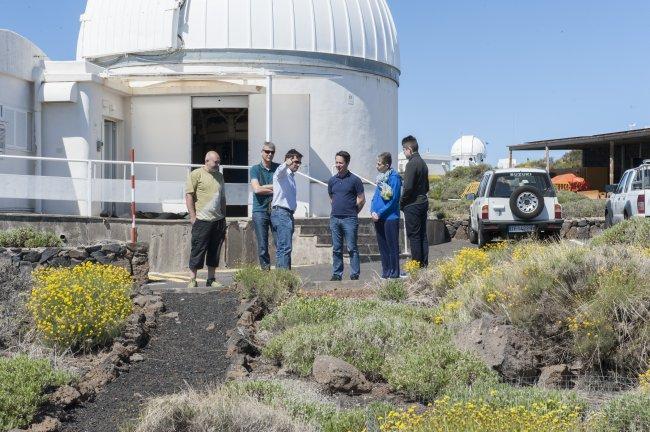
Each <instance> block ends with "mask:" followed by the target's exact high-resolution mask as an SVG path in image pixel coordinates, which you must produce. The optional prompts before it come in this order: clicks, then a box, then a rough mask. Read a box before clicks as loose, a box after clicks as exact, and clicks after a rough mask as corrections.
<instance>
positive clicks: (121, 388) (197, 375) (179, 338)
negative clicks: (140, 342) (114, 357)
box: [62, 290, 239, 432]
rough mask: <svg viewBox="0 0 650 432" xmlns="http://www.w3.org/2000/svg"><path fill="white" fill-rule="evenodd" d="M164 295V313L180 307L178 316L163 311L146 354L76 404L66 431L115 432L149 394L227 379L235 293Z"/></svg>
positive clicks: (236, 304)
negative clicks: (228, 335)
mask: <svg viewBox="0 0 650 432" xmlns="http://www.w3.org/2000/svg"><path fill="white" fill-rule="evenodd" d="M163 300H164V302H165V306H166V308H167V312H166V315H168V314H169V313H173V312H178V319H175V318H170V317H166V316H161V317H160V318H159V325H158V328H157V329H156V330H155V332H154V335H153V338H152V339H151V341H150V342H149V345H148V346H147V347H146V348H145V350H144V351H143V352H142V354H143V356H144V359H145V360H144V361H143V362H142V363H137V364H134V365H132V367H131V369H130V371H129V372H127V373H123V374H121V375H120V376H119V377H118V378H117V379H116V380H115V381H113V382H112V383H110V384H108V385H107V386H106V388H105V389H104V390H103V391H102V392H101V393H100V394H98V395H97V397H96V398H95V400H94V401H92V402H88V403H86V404H85V405H84V406H82V407H79V408H77V409H76V410H74V411H73V412H72V418H71V419H70V421H68V422H67V423H64V425H63V428H62V430H63V431H64V432H117V431H119V430H120V427H121V426H122V425H124V424H125V423H127V422H129V421H131V420H132V419H134V418H135V417H137V415H138V413H139V409H140V407H141V404H142V402H143V401H145V400H146V399H147V398H148V397H151V396H160V395H165V394H170V393H175V392H177V391H179V390H183V389H185V388H187V387H188V386H192V387H199V388H201V387H204V386H206V385H210V384H213V383H218V382H221V381H222V380H223V377H224V374H225V372H226V369H227V367H228V365H229V361H228V359H227V358H226V357H225V351H226V350H225V343H226V341H227V338H226V332H227V331H228V330H229V329H232V328H233V327H234V326H235V322H236V316H235V314H236V310H237V306H238V304H239V302H238V299H237V296H236V294H235V293H234V292H231V291H227V290H225V291H221V292H219V293H207V294H176V293H165V294H163ZM211 324H213V326H212V325H211ZM212 327H213V328H214V329H211V330H208V329H209V328H212Z"/></svg>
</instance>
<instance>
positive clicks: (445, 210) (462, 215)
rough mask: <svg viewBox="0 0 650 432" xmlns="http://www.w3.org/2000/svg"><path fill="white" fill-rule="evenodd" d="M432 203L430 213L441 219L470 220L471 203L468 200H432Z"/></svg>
mask: <svg viewBox="0 0 650 432" xmlns="http://www.w3.org/2000/svg"><path fill="white" fill-rule="evenodd" d="M463 189H464V188H463ZM460 192H462V190H461V191H460ZM430 203H431V204H430V209H431V210H430V212H431V213H432V214H433V215H434V216H436V217H439V218H441V219H446V220H459V219H468V218H469V206H470V204H471V203H470V202H469V201H467V200H466V199H457V200H453V201H440V200H432V201H431V202H430Z"/></svg>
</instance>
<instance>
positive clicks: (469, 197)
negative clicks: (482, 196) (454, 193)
mask: <svg viewBox="0 0 650 432" xmlns="http://www.w3.org/2000/svg"><path fill="white" fill-rule="evenodd" d="M465 198H467V200H468V201H474V200H475V199H476V194H473V193H470V194H467V195H465Z"/></svg>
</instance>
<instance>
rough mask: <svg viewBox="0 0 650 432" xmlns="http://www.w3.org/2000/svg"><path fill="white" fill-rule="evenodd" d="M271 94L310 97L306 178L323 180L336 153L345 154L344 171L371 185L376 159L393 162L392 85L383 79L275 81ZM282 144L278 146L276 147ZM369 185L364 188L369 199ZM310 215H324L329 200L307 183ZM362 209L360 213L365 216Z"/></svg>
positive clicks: (347, 76) (348, 74) (357, 76)
mask: <svg viewBox="0 0 650 432" xmlns="http://www.w3.org/2000/svg"><path fill="white" fill-rule="evenodd" d="M273 91H274V93H278V94H300V93H304V94H309V95H310V125H311V127H310V142H311V151H310V161H309V175H310V176H312V177H314V178H316V179H319V180H323V181H327V179H329V177H331V175H332V167H333V165H334V158H335V155H336V152H337V151H339V150H345V151H347V152H349V153H350V155H351V158H352V161H351V164H350V169H351V170H352V171H353V172H355V173H357V174H358V175H360V176H362V177H365V178H366V179H368V180H371V181H374V179H375V177H376V175H377V171H376V168H375V165H376V156H377V155H378V154H379V153H382V152H390V153H391V154H392V155H393V160H395V161H396V160H397V143H398V137H397V94H398V88H397V84H396V83H395V82H394V81H392V80H390V79H387V78H380V77H376V76H373V75H368V74H361V73H352V72H342V73H341V75H340V76H338V77H336V78H306V77H305V78H299V79H278V80H276V82H274V88H273ZM276 144H278V145H279V146H282V144H283V143H276ZM373 191H374V187H372V186H369V185H368V186H366V199H367V200H368V201H370V199H371V198H372V193H373ZM311 203H312V205H311V211H312V215H313V216H328V215H329V213H330V204H329V198H328V196H327V191H326V189H325V188H324V187H323V186H320V185H317V184H312V185H311ZM368 210H369V204H368V205H366V208H365V209H364V212H363V213H362V215H367V214H368V213H369V212H368Z"/></svg>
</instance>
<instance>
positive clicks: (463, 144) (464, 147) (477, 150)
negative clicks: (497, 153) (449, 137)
mask: <svg viewBox="0 0 650 432" xmlns="http://www.w3.org/2000/svg"><path fill="white" fill-rule="evenodd" d="M485 154H486V147H485V144H484V143H483V141H481V140H480V139H479V138H478V137H475V136H474V135H463V136H462V137H460V138H459V139H457V140H456V142H455V143H454V145H453V146H451V157H452V158H467V157H475V156H479V155H480V156H482V158H484V157H485ZM482 158H481V159H482Z"/></svg>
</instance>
